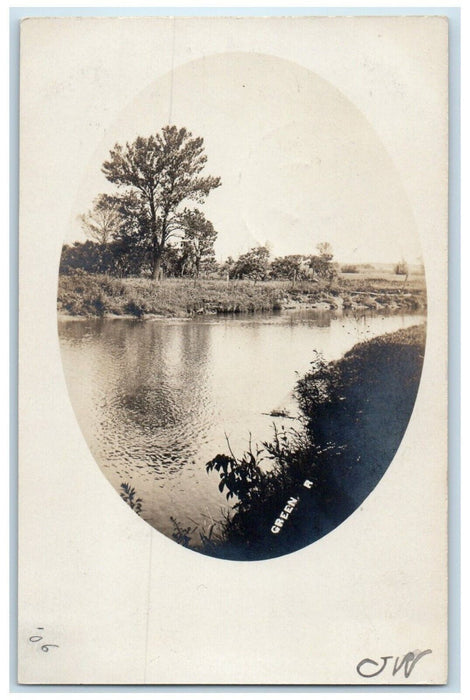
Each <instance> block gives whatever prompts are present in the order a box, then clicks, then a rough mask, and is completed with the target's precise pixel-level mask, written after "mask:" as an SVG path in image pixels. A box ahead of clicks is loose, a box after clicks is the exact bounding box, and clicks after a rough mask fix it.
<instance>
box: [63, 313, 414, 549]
mask: <svg viewBox="0 0 470 700" xmlns="http://www.w3.org/2000/svg"><path fill="white" fill-rule="evenodd" d="M423 320H424V316H422V315H417V314H402V313H401V314H393V315H383V314H375V315H374V314H362V315H359V316H354V315H346V314H344V315H343V314H341V313H340V312H324V311H322V312H319V311H313V310H308V311H307V310H305V311H285V312H280V313H277V314H260V315H250V316H246V315H245V316H241V315H240V316H208V317H199V318H197V319H185V320H173V319H169V320H166V319H165V320H160V319H154V320H146V321H133V320H129V319H87V320H81V319H80V320H78V319H70V320H69V319H67V320H63V319H61V320H60V321H59V339H60V345H61V352H62V358H63V365H64V372H65V377H66V381H67V385H68V389H69V394H70V399H71V402H72V405H73V408H74V410H75V413H76V416H77V419H78V422H79V424H80V427H81V429H82V432H83V435H84V437H85V439H86V441H87V444H88V446H89V448H90V450H91V452H92V454H93V456H94V458H95V459H96V462H97V463H98V465H99V466H100V467H101V469H102V471H103V473H104V474H105V476H106V478H107V479H108V480H109V481H110V483H111V484H112V485H113V486H114V488H115V489H116V490H117V491H119V492H121V491H122V484H123V483H126V484H129V485H130V486H131V487H133V488H134V489H135V492H136V495H135V498H140V499H141V507H142V510H141V513H140V514H141V516H142V517H143V518H144V519H145V520H146V521H147V522H149V523H150V524H151V525H152V526H153V527H155V528H156V529H157V530H159V531H160V532H162V533H164V534H166V535H168V536H170V537H171V536H172V534H174V532H175V527H176V525H175V523H178V525H179V527H180V528H190V529H193V528H196V527H197V528H202V529H205V530H206V531H207V530H208V528H210V526H211V524H212V523H213V522H214V520H216V521H217V520H220V517H221V514H222V513H223V512H224V511H226V510H227V509H228V508H230V506H231V504H230V503H227V500H226V498H225V496H224V495H223V494H221V493H220V492H219V490H218V488H217V486H218V481H219V480H218V475H217V474H216V473H211V474H209V475H208V474H207V473H206V469H205V465H206V462H207V461H208V460H209V459H211V458H212V457H214V456H215V455H216V454H217V453H219V452H225V453H227V451H228V447H227V440H228V441H229V443H230V447H231V449H232V450H233V452H234V453H235V454H240V453H241V452H242V451H243V450H244V449H246V448H247V447H248V444H249V440H250V434H251V441H252V445H253V446H255V445H256V444H258V445H260V442H261V441H262V440H266V439H270V438H271V437H272V433H273V428H272V425H273V422H275V423H276V424H277V425H278V426H281V425H285V426H286V427H287V426H291V425H295V423H296V422H295V421H293V420H291V419H287V418H273V417H272V416H270V415H266V414H269V413H270V412H271V411H273V410H280V409H284V410H285V411H287V412H288V413H289V414H290V415H294V416H295V414H296V411H297V408H296V402H295V399H294V398H293V396H292V389H293V388H294V385H295V382H296V379H297V373H298V374H299V375H302V374H303V373H305V371H306V370H308V368H309V364H310V361H311V360H312V357H313V351H314V350H317V351H319V352H321V353H322V354H323V355H324V356H325V358H326V359H328V360H331V359H337V358H339V357H341V356H342V355H344V353H345V352H346V351H347V350H349V349H350V348H351V347H352V346H353V345H355V344H356V343H358V342H362V341H364V340H367V339H369V338H373V337H375V336H378V335H382V334H384V333H387V332H390V331H395V330H398V329H399V328H405V327H408V326H411V325H414V324H416V323H420V322H422V321H423Z"/></svg>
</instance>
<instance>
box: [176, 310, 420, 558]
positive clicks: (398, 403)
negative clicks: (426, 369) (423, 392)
mask: <svg viewBox="0 0 470 700" xmlns="http://www.w3.org/2000/svg"><path fill="white" fill-rule="evenodd" d="M424 348H425V325H424V324H422V325H420V326H413V327H411V328H407V329H403V330H400V331H397V332H395V333H390V334H386V335H383V336H380V337H378V338H375V339H373V340H371V341H368V342H365V343H360V344H358V345H356V346H354V347H353V348H352V349H351V350H350V351H349V352H347V353H346V354H345V355H344V357H343V358H342V359H341V360H338V361H336V362H330V363H326V362H325V361H324V360H323V359H322V358H321V357H320V356H318V355H316V356H315V357H314V359H313V361H312V365H311V370H310V371H309V372H307V373H306V374H305V375H304V376H303V377H302V378H301V379H299V381H298V382H297V385H296V389H295V393H296V397H297V399H298V403H299V408H300V411H301V418H302V429H301V430H292V429H283V430H282V431H276V430H274V434H273V439H272V441H271V442H270V443H265V444H264V445H263V449H262V451H259V450H257V449H253V450H251V449H250V450H249V451H248V452H246V453H245V454H244V455H242V456H235V455H233V454H232V453H231V452H230V451H229V453H228V454H218V455H216V456H215V457H214V458H213V459H212V460H211V461H210V462H208V464H207V470H208V471H214V470H215V471H216V472H218V474H219V478H220V482H219V488H220V489H221V490H222V491H223V492H224V493H225V492H226V495H227V498H228V499H229V498H233V499H234V500H235V501H236V502H235V505H234V506H232V509H231V510H230V511H229V513H228V514H227V516H226V518H225V520H224V522H222V523H220V524H219V528H218V530H216V528H214V529H213V530H212V531H211V532H210V533H209V534H208V533H205V532H202V533H201V532H199V533H195V534H194V536H193V540H192V541H191V542H189V543H188V544H187V546H190V547H193V548H194V549H197V550H198V551H202V552H204V553H206V554H210V555H211V556H216V557H220V558H226V559H242V560H246V559H253V560H256V559H266V558H271V557H276V556H280V555H282V554H287V553H289V552H293V551H295V550H297V549H299V548H301V547H303V546H306V545H308V544H311V543H312V542H315V541H316V540H318V539H319V538H320V537H323V536H324V535H325V534H327V533H328V532H330V531H331V530H333V529H334V528H335V527H337V526H338V525H340V524H341V523H342V522H343V521H344V520H345V519H346V518H347V517H348V516H349V515H351V514H352V513H353V512H354V511H355V510H356V509H357V508H358V507H359V506H360V505H361V504H362V502H363V501H364V499H365V498H366V497H367V496H368V495H369V493H370V492H371V491H372V490H373V488H374V487H375V486H376V485H377V483H378V482H379V481H380V479H381V477H382V476H383V474H384V472H385V471H386V469H387V468H388V466H389V465H390V463H391V461H392V459H393V457H394V455H395V453H396V450H397V449H398V447H399V445H400V442H401V440H402V438H403V435H404V433H405V431H406V428H407V425H408V421H409V419H410V416H411V413H412V410H413V407H414V403H415V400H416V395H417V391H418V386H419V381H420V376H421V370H422V364H423V358H424ZM214 533H215V534H214ZM175 539H177V534H176V535H175ZM198 539H200V541H197V540H198Z"/></svg>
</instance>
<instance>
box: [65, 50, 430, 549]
mask: <svg viewBox="0 0 470 700" xmlns="http://www.w3.org/2000/svg"><path fill="white" fill-rule="evenodd" d="M168 95H170V96H171V99H170V109H169V105H168ZM194 95H197V96H198V100H197V101H195V100H194ZM189 96H191V98H190V97H189ZM169 111H170V112H171V113H170V114H169V113H168V112H169ZM168 118H169V121H168ZM103 141H104V142H103V144H102V146H101V147H100V149H99V152H98V153H101V152H104V151H105V150H106V149H108V152H107V156H105V157H104V158H103V160H102V161H101V158H99V157H98V154H97V159H96V165H95V163H93V164H90V166H89V169H88V171H87V173H86V175H85V184H84V185H83V187H82V188H81V192H80V194H79V196H78V197H77V200H78V201H77V204H78V205H79V204H82V209H83V211H80V210H79V209H77V211H74V212H73V215H74V216H73V226H71V228H70V231H68V232H67V240H66V242H65V243H64V247H63V250H62V255H61V260H60V268H59V284H58V312H59V337H60V342H61V352H62V358H63V363H64V371H65V377H66V381H67V385H68V388H69V392H70V398H71V401H72V405H73V407H74V410H75V412H76V415H77V419H78V421H79V423H80V426H81V428H82V430H83V434H84V437H85V439H86V441H87V443H88V445H89V447H90V449H91V451H92V454H93V456H94V457H95V459H96V461H97V463H98V465H99V467H100V468H101V469H102V471H103V473H104V474H105V476H106V478H107V479H108V480H109V482H110V483H111V484H112V486H113V487H114V488H115V489H116V491H117V492H118V493H119V495H120V496H121V498H122V499H123V500H124V501H125V502H126V503H127V505H128V506H129V507H130V508H132V509H133V510H134V512H135V513H137V514H138V515H139V516H140V517H142V518H144V520H146V521H147V522H148V523H149V524H150V525H152V526H153V527H155V528H156V529H157V530H159V531H160V532H162V533H163V534H165V535H167V536H168V537H170V538H172V539H173V540H174V541H175V542H177V543H179V544H180V545H183V546H186V547H190V548H192V549H194V550H195V551H198V552H201V553H202V554H208V555H210V556H216V557H222V558H229V559H241V560H244V559H266V558H270V557H276V556H280V555H282V554H287V553H289V552H292V551H295V550H296V549H298V548H300V547H303V546H305V545H308V544H311V543H312V542H314V541H315V540H317V539H318V538H320V537H322V536H324V535H325V534H327V533H328V532H329V531H330V530H332V529H333V528H335V527H337V526H338V525H339V524H340V523H341V522H342V521H343V520H344V519H345V518H347V517H348V516H349V515H350V514H351V513H352V512H353V511H354V510H355V509H356V508H357V507H358V506H360V505H361V503H362V501H363V500H364V499H365V498H366V497H367V496H368V495H369V493H370V492H371V490H372V489H373V488H375V487H376V486H377V484H378V482H379V481H380V478H381V477H382V475H383V474H384V472H385V470H386V469H387V468H388V466H389V465H390V463H391V461H392V459H393V457H394V454H395V452H396V450H397V448H398V446H399V444H400V442H401V439H402V437H403V435H404V433H405V430H406V427H407V424H408V421H409V418H410V416H411V412H412V410H413V406H414V402H415V398H416V394H417V391H418V385H419V379H420V375H421V367H422V362H423V357H424V349H425V336H426V331H425V328H426V323H425V322H426V284H425V270H424V265H423V260H422V255H421V251H420V247H419V241H418V237H417V232H416V224H415V222H414V220H413V215H412V212H411V208H410V204H409V202H408V200H407V197H406V193H405V192H404V190H403V186H402V183H401V182H400V179H399V177H398V175H397V173H396V170H395V168H394V166H393V163H392V162H391V160H390V157H389V156H388V155H387V153H386V151H385V149H384V148H383V146H382V144H381V143H380V141H379V139H378V138H377V135H376V134H375V133H374V131H373V129H372V128H371V127H370V125H369V124H368V123H367V121H366V120H365V119H364V117H363V115H361V114H360V112H359V111H358V110H357V109H356V108H355V107H354V106H353V105H352V104H351V103H350V102H348V100H346V99H345V98H344V97H342V96H341V95H340V94H339V93H338V91H337V90H335V89H334V87H333V86H331V85H329V84H328V83H326V82H325V81H324V80H320V79H318V78H316V77H315V76H314V75H312V74H309V73H308V72H307V71H306V70H304V69H302V68H300V67H296V66H295V65H292V64H290V63H289V62H287V61H283V60H281V59H279V58H271V57H260V56H258V55H256V54H255V55H252V56H240V55H237V54H229V55H227V56H225V57H224V58H223V59H221V58H220V57H217V58H214V59H212V60H209V59H201V60H199V61H194V62H191V63H190V64H189V66H188V67H186V66H185V67H183V68H181V69H176V70H175V71H174V72H173V73H172V74H171V76H168V77H166V78H163V79H162V81H157V82H156V83H155V85H154V86H151V88H150V89H149V90H148V92H146V93H144V94H143V95H139V96H138V98H137V99H136V102H135V104H132V105H130V106H129V107H127V108H126V110H125V112H124V114H123V115H120V116H119V119H118V121H117V123H116V126H114V125H113V127H112V128H110V129H109V133H107V134H106V136H105V138H104V139H103Z"/></svg>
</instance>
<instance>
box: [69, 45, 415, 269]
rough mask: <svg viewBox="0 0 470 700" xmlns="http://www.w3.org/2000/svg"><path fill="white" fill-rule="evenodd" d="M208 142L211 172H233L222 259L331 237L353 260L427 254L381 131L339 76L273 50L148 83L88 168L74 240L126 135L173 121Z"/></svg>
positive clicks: (222, 214)
mask: <svg viewBox="0 0 470 700" xmlns="http://www.w3.org/2000/svg"><path fill="white" fill-rule="evenodd" d="M168 123H172V124H176V125H177V126H178V127H181V126H185V127H186V128H187V129H189V130H190V131H191V132H192V134H193V135H194V136H202V137H203V138H204V143H205V150H206V154H207V156H208V162H207V166H206V169H205V173H206V174H211V175H217V176H220V177H221V180H222V185H221V187H219V188H218V189H217V190H214V191H213V192H212V193H211V194H210V195H209V197H208V199H207V201H206V203H205V204H204V205H202V206H201V205H199V204H195V205H194V206H197V207H199V208H201V209H203V210H204V212H205V214H206V216H207V217H208V218H209V219H210V220H211V221H212V223H213V224H214V226H215V228H216V230H217V231H218V234H219V235H218V239H217V242H216V256H217V259H219V260H224V259H225V258H226V257H227V256H228V255H231V256H233V257H237V256H238V255H240V254H241V253H243V252H246V251H247V250H248V249H249V248H251V247H253V246H256V245H264V244H265V243H268V244H269V246H270V248H271V254H272V256H273V257H276V256H281V255H288V254H294V253H299V254H305V255H308V254H312V253H314V252H315V249H316V245H317V244H318V243H320V242H322V241H328V242H330V243H331V245H332V247H333V251H334V255H335V259H336V260H339V261H341V262H397V261H398V260H400V259H401V258H405V259H406V260H407V261H408V262H409V263H416V262H419V261H420V247H419V242H418V239H417V234H416V223H415V221H414V219H413V213H412V211H411V207H410V204H409V202H408V199H407V196H406V192H405V191H404V188H403V186H402V183H401V182H400V178H399V176H398V174H397V171H396V169H395V167H394V164H393V162H392V160H391V158H390V156H389V154H388V153H387V151H386V150H385V148H384V147H383V145H382V143H381V142H380V139H379V138H378V136H377V134H376V133H375V131H374V130H373V128H372V127H371V125H370V124H369V123H368V121H367V120H366V119H365V118H364V116H363V114H362V113H361V111H360V110H358V109H357V107H356V106H355V105H353V104H352V103H351V102H350V101H349V100H348V99H346V98H345V97H344V95H343V94H342V93H340V92H339V91H338V90H337V89H336V88H335V87H334V86H333V85H332V84H331V83H329V82H327V81H325V80H324V79H322V78H320V77H318V76H316V75H315V74H314V73H312V72H311V71H309V70H307V69H305V68H303V67H301V66H299V65H297V64H295V63H292V62H289V61H285V60H283V59H280V58H277V57H274V56H268V55H265V54H242V53H226V54H219V55H217V56H210V57H206V58H200V59H198V60H195V61H191V62H189V63H187V64H185V65H183V66H181V67H178V68H176V69H175V70H174V71H173V73H172V74H171V75H170V74H168V75H166V76H163V77H161V78H159V79H158V80H156V81H155V82H154V83H152V84H151V85H149V86H148V88H147V89H146V90H144V91H143V92H142V93H140V94H138V95H136V98H135V100H134V101H133V102H132V103H130V104H129V105H127V106H126V108H125V109H124V110H123V112H122V114H119V115H116V121H115V122H114V124H113V126H112V127H111V128H109V129H108V131H107V132H106V134H105V137H104V138H103V141H102V143H101V144H100V146H99V147H98V148H97V150H96V152H95V154H94V156H93V158H92V160H91V162H90V163H89V164H87V165H86V167H85V168H84V177H83V181H82V183H81V185H80V187H79V191H78V194H77V199H76V206H75V211H74V212H73V213H72V217H71V225H70V230H69V231H68V234H67V236H66V240H67V242H71V241H75V240H83V239H84V235H83V233H82V231H81V229H80V223H79V221H78V215H79V214H81V213H83V212H85V211H87V210H88V209H89V208H90V206H91V203H92V201H93V198H94V197H95V196H96V195H97V194H98V193H100V192H112V191H114V186H113V185H111V184H110V183H108V182H107V181H106V179H105V177H104V175H103V174H102V173H101V164H102V163H103V161H104V160H105V159H106V158H107V157H108V154H109V150H110V149H111V148H112V147H113V146H114V144H115V143H125V142H126V141H133V140H134V139H135V138H136V136H138V135H140V136H149V135H150V134H151V133H156V132H157V131H159V130H160V129H161V127H163V126H164V125H165V124H168Z"/></svg>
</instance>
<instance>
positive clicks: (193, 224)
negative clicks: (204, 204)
mask: <svg viewBox="0 0 470 700" xmlns="http://www.w3.org/2000/svg"><path fill="white" fill-rule="evenodd" d="M179 222H180V226H181V229H182V231H184V237H183V239H182V241H181V249H182V254H183V259H184V261H185V262H186V265H187V268H188V267H189V268H190V270H191V271H192V274H193V275H194V277H196V278H197V277H199V274H200V272H201V270H203V269H204V268H207V267H208V266H210V265H211V263H214V262H215V250H214V243H215V240H216V238H217V231H216V230H215V228H214V227H213V225H212V224H211V222H210V221H208V220H207V219H206V217H205V216H204V214H203V213H202V211H199V209H195V210H194V211H191V210H190V209H185V210H184V211H183V213H182V214H181V216H180V218H179Z"/></svg>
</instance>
